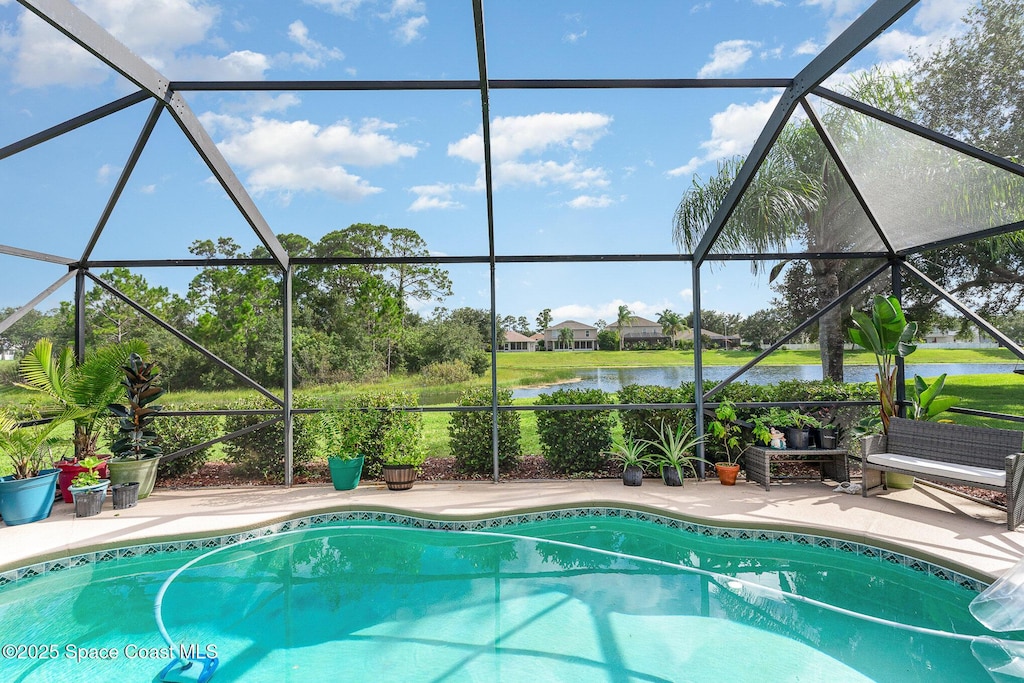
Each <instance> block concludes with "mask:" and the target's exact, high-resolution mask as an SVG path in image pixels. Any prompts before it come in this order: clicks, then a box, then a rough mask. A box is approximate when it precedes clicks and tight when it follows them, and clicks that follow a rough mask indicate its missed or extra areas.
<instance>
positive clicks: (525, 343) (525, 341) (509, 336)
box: [499, 330, 537, 351]
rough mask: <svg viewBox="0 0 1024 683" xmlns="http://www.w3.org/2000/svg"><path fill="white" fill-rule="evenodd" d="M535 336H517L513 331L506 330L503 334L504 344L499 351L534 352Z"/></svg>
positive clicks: (535, 347) (535, 346)
mask: <svg viewBox="0 0 1024 683" xmlns="http://www.w3.org/2000/svg"><path fill="white" fill-rule="evenodd" d="M536 336H537V335H534V336H533V337H527V336H526V335H522V334H519V333H518V332H516V331H515V330H508V331H507V332H505V343H504V344H502V345H501V347H500V348H499V351H536V350H537V339H535V337H536Z"/></svg>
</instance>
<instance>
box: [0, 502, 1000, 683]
mask: <svg viewBox="0 0 1024 683" xmlns="http://www.w3.org/2000/svg"><path fill="white" fill-rule="evenodd" d="M189 563H191V564H189ZM183 565H187V566H185V568H184V569H182V567H183ZM178 570H180V572H179V571H178ZM172 576H173V580H171V581H170V582H167V579H168V578H169V577H172ZM162 588H163V590H162V591H161V589H162ZM158 596H159V597H160V609H159V610H158V611H157V612H155V611H154V603H155V602H156V601H157V598H158ZM975 596H976V593H974V592H972V591H969V590H967V589H964V588H961V587H959V586H958V585H956V584H954V583H953V582H949V581H942V580H939V579H937V578H935V577H931V576H928V575H924V574H922V573H920V572H916V571H913V570H911V569H908V568H906V567H902V566H897V565H891V564H888V563H885V562H882V561H880V560H878V559H877V558H866V557H862V556H859V555H855V554H850V553H840V552H837V551H835V550H826V549H822V548H817V547H805V546H799V545H795V544H781V543H777V542H765V541H753V540H749V541H748V540H744V541H738V540H729V539H721V538H714V537H703V536H699V535H694V534H685V533H681V532H680V531H678V530H670V529H665V528H664V527H660V526H655V525H652V524H649V523H645V522H641V521H638V520H628V519H593V518H590V519H587V518H581V519H571V520H556V521H545V522H537V523H530V524H522V525H519V526H516V527H502V528H501V529H500V531H498V532H450V531H434V530H424V529H414V528H408V527H403V526H384V525H380V524H371V523H366V524H360V523H347V524H338V525H334V526H330V525H328V526H321V527H317V528H314V529H306V530H302V531H294V532H285V533H280V534H276V535H272V536H266V537H263V538H260V539H258V540H253V541H248V542H243V543H239V544H236V545H232V546H227V547H224V548H220V549H217V550H214V551H202V550H197V551H193V552H190V553H177V554H173V555H163V556H161V555H157V556H144V557H139V558H134V559H131V560H119V561H117V562H107V563H100V564H93V565H87V566H83V567H78V568H74V569H67V570H64V571H61V572H57V573H51V574H46V575H44V576H41V577H38V578H34V579H31V580H28V581H24V582H19V583H18V584H14V585H12V586H9V587H7V588H4V589H3V590H2V591H0V643H3V644H24V645H26V646H28V645H35V646H37V648H36V650H34V658H21V659H19V658H13V659H12V658H7V657H5V658H2V659H0V681H4V682H7V681H103V680H115V681H152V680H156V678H155V677H156V674H157V673H158V672H159V671H160V669H161V668H162V667H163V666H164V664H166V663H167V661H168V657H167V656H166V653H165V652H161V651H160V648H165V647H166V645H165V643H164V641H163V640H162V638H161V636H160V634H159V630H158V629H159V626H158V624H160V623H162V624H163V626H164V628H166V632H167V634H168V635H169V636H170V638H171V639H172V641H173V642H174V643H175V645H176V646H180V645H184V646H186V647H192V648H194V650H195V651H196V652H203V651H207V648H211V647H212V648H213V649H215V650H216V654H217V656H218V657H219V660H220V668H219V669H218V671H217V672H216V674H215V675H214V677H213V681H216V682H218V683H223V682H226V681H247V682H251V681H319V680H326V679H327V678H330V679H331V680H346V681H403V682H407V681H531V682H539V681H723V680H727V681H730V682H732V681H737V682H741V681H759V682H763V681H869V680H871V681H890V680H891V681H958V682H959V681H990V680H993V679H992V677H990V676H989V674H988V673H987V671H986V669H985V668H984V667H983V666H982V665H981V664H980V663H979V661H978V659H976V658H975V656H974V654H973V653H972V649H971V641H970V639H969V638H966V637H964V635H965V634H966V635H971V636H974V635H986V634H987V632H986V630H985V629H984V628H983V627H982V626H981V625H980V624H979V623H978V622H976V621H975V620H974V619H973V618H972V617H971V615H970V613H969V612H968V609H967V606H968V604H969V603H970V601H971V600H972V599H973V598H974V597H975ZM862 615H863V616H862ZM899 624H905V625H908V626H899ZM950 634H952V635H950ZM988 635H993V634H988ZM50 645H52V646H55V650H40V649H39V648H38V646H50ZM115 651H116V653H115ZM210 651H211V653H212V650H210ZM41 653H42V654H41ZM53 653H55V654H56V656H55V657H50V656H49V655H50V654H53ZM112 653H113V654H116V659H111V658H110V657H111V655H112ZM24 654H25V655H26V656H27V655H28V654H30V653H29V652H27V651H26V652H25V653H24ZM43 657H45V658H43ZM185 680H188V679H185ZM193 680H194V678H193ZM997 680H1002V679H997Z"/></svg>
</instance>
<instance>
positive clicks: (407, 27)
mask: <svg viewBox="0 0 1024 683" xmlns="http://www.w3.org/2000/svg"><path fill="white" fill-rule="evenodd" d="M428 23H430V22H429V21H428V20H427V17H426V16H419V17H412V18H410V19H406V20H405V21H403V22H402V23H401V24H400V25H399V26H398V28H396V29H395V37H396V38H398V42H400V43H402V44H403V45H408V44H409V43H411V42H413V41H415V40H418V39H419V38H422V37H423V31H424V29H426V28H427V24H428Z"/></svg>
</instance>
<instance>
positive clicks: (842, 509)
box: [0, 480, 1024, 581]
mask: <svg viewBox="0 0 1024 683" xmlns="http://www.w3.org/2000/svg"><path fill="white" fill-rule="evenodd" d="M834 486H835V484H829V483H828V482H800V483H786V484H782V485H774V486H772V489H771V491H765V490H764V489H763V488H761V487H760V486H758V485H757V484H754V483H749V482H741V483H739V484H738V485H737V486H734V487H727V486H721V485H720V484H718V483H717V482H712V481H708V482H703V483H699V484H692V483H687V484H686V486H684V487H683V488H682V489H679V488H670V487H665V486H663V485H661V484H660V483H659V482H657V481H650V482H647V483H646V484H645V485H644V486H642V487H638V488H635V487H626V486H623V485H622V484H621V482H619V481H617V480H590V481H584V480H576V481H517V482H507V483H500V484H494V483H490V482H418V483H417V484H416V485H415V487H414V488H413V489H412V490H410V491H404V492H394V491H388V490H387V489H386V488H385V486H384V485H383V483H381V484H374V483H371V484H365V483H364V484H363V485H361V486H359V488H358V489H356V490H353V491H335V490H334V489H333V488H331V487H329V486H323V485H306V486H295V487H292V488H284V487H269V486H268V487H246V488H213V489H211V488H207V489H188V490H184V489H183V490H171V489H157V490H156V491H155V492H154V493H153V495H152V496H151V497H150V498H148V499H146V500H144V501H141V502H140V503H139V505H138V506H137V507H134V508H131V509H127V510H118V511H114V510H113V509H112V508H111V507H110V505H111V504H110V502H109V500H108V501H107V503H106V504H105V506H104V509H103V511H102V512H101V514H100V515H99V516H95V517H88V518H75V516H74V506H72V505H67V504H64V503H60V502H58V503H56V504H55V506H54V510H53V513H52V514H51V515H50V517H49V518H48V519H46V520H44V521H41V522H37V523H34V524H27V525H23V526H15V527H5V528H3V531H2V532H0V534H2V536H3V547H4V556H3V564H2V565H0V572H2V571H8V570H11V569H14V568H17V567H23V566H26V565H28V564H32V563H35V562H39V561H41V560H51V559H59V558H63V557H69V556H72V555H76V554H79V553H82V552H85V551H95V550H99V549H105V548H110V547H115V546H123V545H132V544H137V543H139V542H141V541H143V540H149V541H167V540H172V539H186V538H202V537H206V536H214V535H220V534H223V533H225V532H236V531H242V530H248V529H255V528H260V527H263V526H266V525H270V524H274V523H277V522H280V521H283V520H286V519H291V518H298V517H303V516H307V515H312V514H318V513H323V512H332V511H346V510H375V511H379V510H384V511H391V512H404V513H407V514H410V515H413V516H422V517H425V518H446V519H458V520H466V519H483V518H489V517H495V516H500V515H503V514H506V513H510V512H523V511H531V510H538V509H550V508H554V507H585V506H606V507H607V506H612V507H627V508H634V509H640V510H646V511H650V512H655V513H660V514H665V515H668V516H673V517H679V518H684V519H687V520H691V521H696V522H701V523H704V524H709V525H714V526H726V527H741V528H767V529H774V530H784V531H800V532H807V533H815V534H819V535H823V536H831V537H834V538H838V539H844V540H850V541H854V542H858V543H864V544H868V545H874V546H878V547H882V548H887V549H893V550H898V551H901V552H903V553H906V554H908V555H913V556H916V557H920V558H922V559H925V560H928V561H930V562H934V563H937V564H940V565H944V566H948V567H950V568H952V569H955V570H957V571H960V572H961V573H964V574H967V575H969V576H973V577H975V578H978V579H980V580H984V581H991V580H992V579H994V578H996V577H998V576H999V575H1001V574H1002V573H1003V572H1004V571H1005V570H1007V569H1008V568H1009V567H1011V566H1012V565H1013V564H1015V563H1016V562H1017V561H1018V560H1019V559H1020V558H1021V557H1022V556H1024V535H1022V534H1021V533H1019V532H1008V531H1007V530H1006V525H1005V519H1006V517H1005V513H1004V512H1003V511H1002V510H998V509H995V508H992V507H989V506H986V505H982V504H980V503H976V502H973V501H970V500H967V499H964V498H962V497H959V496H955V495H952V494H950V493H947V492H944V491H941V490H938V489H935V488H931V487H927V486H922V485H920V484H918V485H917V486H915V487H914V488H913V489H908V490H903V491H896V490H892V491H889V492H888V493H885V494H882V495H875V496H872V497H869V498H866V499H865V498H862V497H861V496H860V495H849V494H843V493H837V492H834V491H833V488H834Z"/></svg>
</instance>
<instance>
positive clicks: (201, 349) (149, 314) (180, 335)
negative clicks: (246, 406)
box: [81, 269, 284, 406]
mask: <svg viewBox="0 0 1024 683" xmlns="http://www.w3.org/2000/svg"><path fill="white" fill-rule="evenodd" d="M81 272H84V273H85V274H86V276H88V277H89V279H90V280H92V281H93V282H95V283H96V284H98V285H99V286H100V287H102V288H103V289H105V290H106V291H108V292H110V293H111V294H112V295H114V296H115V297H117V298H118V299H120V300H121V301H123V302H125V303H126V304H128V305H129V306H131V307H132V308H134V309H135V310H136V311H138V312H139V313H141V314H142V315H144V316H145V317H146V318H148V319H149V320H150V321H152V322H154V323H156V324H157V325H159V326H160V327H161V328H163V329H164V330H166V331H167V332H170V333H171V334H172V335H174V337H175V338H177V339H178V341H181V342H183V343H185V344H186V345H187V346H189V347H191V348H192V349H194V350H196V351H198V352H199V353H201V354H202V355H204V356H206V357H207V358H209V359H210V360H212V361H213V362H214V363H216V364H217V365H219V366H220V367H222V368H223V369H225V370H227V371H228V372H230V373H231V374H232V375H234V376H235V377H237V378H239V379H240V380H242V381H243V382H245V383H246V384H248V385H249V386H250V387H252V388H253V389H255V390H256V391H258V392H259V393H261V394H263V395H264V396H266V397H267V398H269V399H270V400H271V401H273V402H274V403H276V404H278V405H279V406H284V402H283V401H282V400H281V399H280V398H278V397H277V396H275V395H274V394H273V393H272V392H271V391H270V390H269V389H267V388H265V387H264V386H263V385H262V384H260V383H259V382H257V381H256V380H254V379H252V378H251V377H249V376H248V375H247V374H245V373H244V372H242V371H241V370H239V369H238V368H236V367H235V366H233V365H231V363H228V362H227V361H226V360H224V359H223V358H221V357H220V356H218V355H217V354H215V353H214V352H212V351H210V350H208V349H207V348H205V347H204V346H203V345H201V344H200V343H199V342H197V341H195V340H194V339H192V338H191V337H189V336H188V335H187V334H185V333H184V332H181V331H180V330H178V329H177V328H175V327H174V326H173V325H171V324H170V323H168V322H166V321H164V320H163V319H161V318H160V317H159V316H158V315H156V314H155V313H153V312H152V311H150V310H149V309H147V308H146V307H145V306H143V305H142V304H140V303H138V302H136V301H135V300H134V299H132V298H131V297H129V296H128V295H126V294H124V293H123V292H121V291H120V290H118V289H117V288H116V287H114V286H113V285H111V284H110V283H108V282H105V281H104V280H102V279H101V278H100V277H98V276H96V275H93V274H92V273H91V272H89V271H88V270H85V269H83V270H82V271H81Z"/></svg>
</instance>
